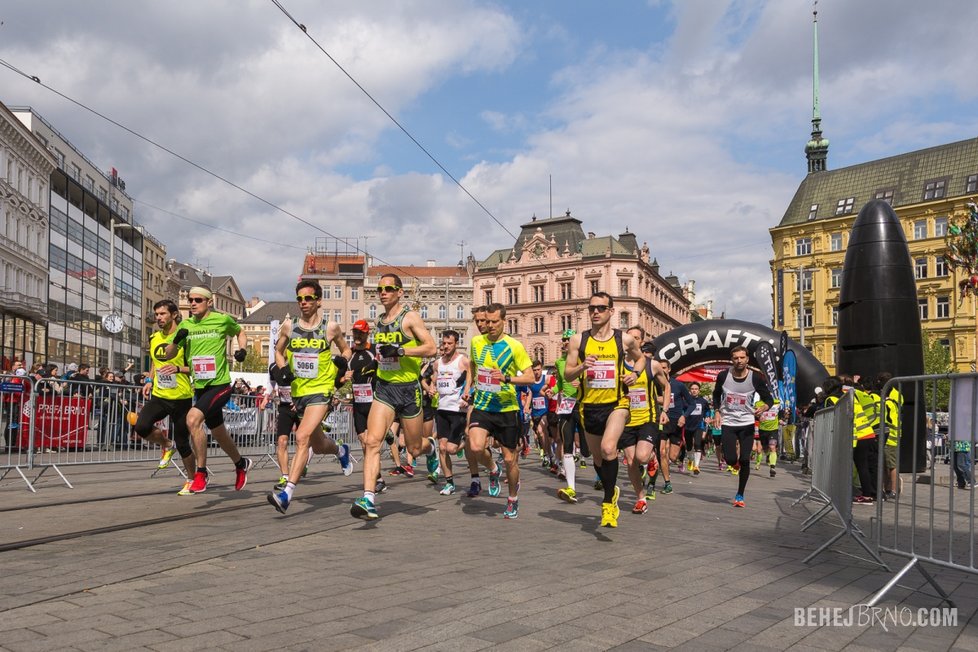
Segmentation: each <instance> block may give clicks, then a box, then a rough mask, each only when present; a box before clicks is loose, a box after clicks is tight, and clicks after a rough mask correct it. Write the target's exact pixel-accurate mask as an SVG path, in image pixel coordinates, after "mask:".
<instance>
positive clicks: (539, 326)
mask: <svg viewBox="0 0 978 652" xmlns="http://www.w3.org/2000/svg"><path fill="white" fill-rule="evenodd" d="M543 329H544V325H543V317H534V318H533V332H534V333H543V332H544V330H543Z"/></svg>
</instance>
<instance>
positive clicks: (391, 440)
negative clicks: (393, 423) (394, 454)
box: [384, 430, 394, 446]
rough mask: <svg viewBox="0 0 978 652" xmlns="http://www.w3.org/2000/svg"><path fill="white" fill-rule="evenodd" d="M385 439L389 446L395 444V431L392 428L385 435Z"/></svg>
mask: <svg viewBox="0 0 978 652" xmlns="http://www.w3.org/2000/svg"><path fill="white" fill-rule="evenodd" d="M384 441H385V442H387V445H388V446H390V445H391V444H393V443H394V433H392V432H391V431H390V430H388V431H387V434H386V435H384Z"/></svg>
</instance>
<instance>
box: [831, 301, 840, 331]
mask: <svg viewBox="0 0 978 652" xmlns="http://www.w3.org/2000/svg"><path fill="white" fill-rule="evenodd" d="M832 325H833V326H838V325H839V306H832Z"/></svg>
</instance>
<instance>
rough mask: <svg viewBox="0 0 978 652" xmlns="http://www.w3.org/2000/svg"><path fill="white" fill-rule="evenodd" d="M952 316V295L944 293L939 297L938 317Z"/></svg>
mask: <svg viewBox="0 0 978 652" xmlns="http://www.w3.org/2000/svg"><path fill="white" fill-rule="evenodd" d="M950 316H951V297H949V296H947V295H944V296H942V297H937V318H938V319H947V318H948V317H950Z"/></svg>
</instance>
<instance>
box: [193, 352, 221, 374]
mask: <svg viewBox="0 0 978 652" xmlns="http://www.w3.org/2000/svg"><path fill="white" fill-rule="evenodd" d="M190 363H191V365H192V366H193V368H194V379H196V380H213V379H214V378H217V360H216V359H215V358H214V356H212V355H198V356H194V358H193V359H192V360H191V361H190Z"/></svg>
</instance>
